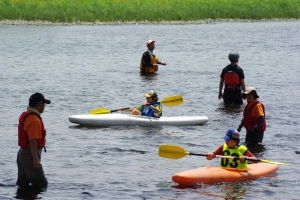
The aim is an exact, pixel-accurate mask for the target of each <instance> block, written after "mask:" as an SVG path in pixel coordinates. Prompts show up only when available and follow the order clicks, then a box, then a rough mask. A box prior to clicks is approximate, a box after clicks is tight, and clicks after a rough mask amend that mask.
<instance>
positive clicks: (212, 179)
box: [172, 163, 278, 185]
mask: <svg viewBox="0 0 300 200" xmlns="http://www.w3.org/2000/svg"><path fill="white" fill-rule="evenodd" d="M277 170H278V165H277V164H269V163H255V164H249V165H248V170H247V171H241V170H237V169H222V168H220V167H212V166H207V167H200V168H197V169H191V170H187V171H184V172H179V173H176V174H174V175H173V176H172V180H173V181H174V182H175V183H178V184H180V185H194V184H196V183H204V184H215V183H221V182H231V181H240V180H252V179H257V178H260V177H263V176H268V175H271V174H274V173H275V172H276V171H277Z"/></svg>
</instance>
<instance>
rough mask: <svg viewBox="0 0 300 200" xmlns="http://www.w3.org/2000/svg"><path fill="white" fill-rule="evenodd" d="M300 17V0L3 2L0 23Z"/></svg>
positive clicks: (0, 5)
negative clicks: (18, 21) (6, 21)
mask: <svg viewBox="0 0 300 200" xmlns="http://www.w3.org/2000/svg"><path fill="white" fill-rule="evenodd" d="M277 18H279V19H280V18H281V19H291V18H296V19H299V18H300V0H148V1H145V0H0V20H26V21H37V20H42V21H50V22H78V21H80V22H115V21H122V22H128V21H151V22H161V21H179V20H182V21H193V20H204V19H253V20H261V19H277Z"/></svg>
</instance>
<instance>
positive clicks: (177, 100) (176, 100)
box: [90, 95, 183, 114]
mask: <svg viewBox="0 0 300 200" xmlns="http://www.w3.org/2000/svg"><path fill="white" fill-rule="evenodd" d="M154 103H162V104H165V105H167V106H177V105H179V104H182V103H183V98H182V96H181V95H175V96H169V97H166V98H164V99H163V100H162V101H161V102H154ZM154 103H151V104H154ZM128 109H130V108H122V110H128ZM117 111H119V110H108V109H106V108H95V109H93V110H90V114H110V113H112V112H117Z"/></svg>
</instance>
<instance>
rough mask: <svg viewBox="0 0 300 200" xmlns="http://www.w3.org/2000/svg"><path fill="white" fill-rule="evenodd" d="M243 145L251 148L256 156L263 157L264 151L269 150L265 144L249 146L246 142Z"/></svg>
mask: <svg viewBox="0 0 300 200" xmlns="http://www.w3.org/2000/svg"><path fill="white" fill-rule="evenodd" d="M243 145H245V146H246V147H247V148H248V149H249V151H251V153H253V155H255V156H256V157H263V154H264V152H265V151H266V150H267V148H266V147H265V145H263V144H255V145H251V146H249V145H248V146H247V143H244V144H243Z"/></svg>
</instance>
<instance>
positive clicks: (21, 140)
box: [18, 112, 46, 148]
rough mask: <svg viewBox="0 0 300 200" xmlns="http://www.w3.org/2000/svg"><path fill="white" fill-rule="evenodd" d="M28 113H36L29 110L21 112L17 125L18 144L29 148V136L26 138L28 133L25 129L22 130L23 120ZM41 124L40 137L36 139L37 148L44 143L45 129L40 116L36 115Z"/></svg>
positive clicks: (41, 146)
mask: <svg viewBox="0 0 300 200" xmlns="http://www.w3.org/2000/svg"><path fill="white" fill-rule="evenodd" d="M29 115H36V114H34V113H31V112H23V113H22V114H21V116H20V118H19V125H18V145H19V146H20V147H22V148H29V147H30V146H29V138H28V133H27V132H26V131H24V130H23V126H24V122H25V119H26V118H27V117H28V116H29ZM36 116H37V117H38V118H39V119H40V121H41V124H42V130H41V133H42V139H37V140H36V142H37V147H38V148H43V147H44V146H45V144H46V129H45V127H44V123H43V120H42V118H41V117H40V116H38V115H36Z"/></svg>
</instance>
